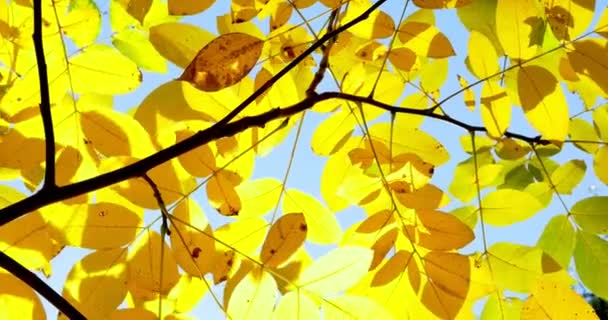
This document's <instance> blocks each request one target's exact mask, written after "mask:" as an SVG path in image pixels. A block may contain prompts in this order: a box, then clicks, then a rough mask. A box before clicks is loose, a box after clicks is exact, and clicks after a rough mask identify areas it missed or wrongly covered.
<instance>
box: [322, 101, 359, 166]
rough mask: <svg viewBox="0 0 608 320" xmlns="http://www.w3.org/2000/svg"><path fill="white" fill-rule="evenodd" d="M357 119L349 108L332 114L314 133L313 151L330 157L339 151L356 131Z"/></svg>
mask: <svg viewBox="0 0 608 320" xmlns="http://www.w3.org/2000/svg"><path fill="white" fill-rule="evenodd" d="M356 123H357V119H356V118H355V117H354V115H353V113H352V112H351V111H350V110H348V109H347V108H342V109H340V111H338V112H336V113H334V114H332V115H331V116H329V117H328V118H327V119H325V120H324V121H323V122H322V123H321V124H319V126H318V127H317V128H316V130H315V132H314V133H313V136H312V140H311V146H312V150H313V151H314V152H315V153H316V154H318V155H320V156H328V155H331V154H334V153H336V152H337V151H339V150H340V149H341V148H342V147H343V146H344V144H345V143H346V141H347V140H348V138H350V136H351V134H352V133H353V131H354V130H355V124H356Z"/></svg>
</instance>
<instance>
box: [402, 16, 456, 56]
mask: <svg viewBox="0 0 608 320" xmlns="http://www.w3.org/2000/svg"><path fill="white" fill-rule="evenodd" d="M399 40H400V41H401V42H402V43H403V44H404V46H405V47H407V48H409V49H411V50H412V51H414V52H415V53H416V54H417V55H419V56H423V57H429V58H446V57H449V56H453V55H454V54H455V52H454V49H453V48H452V44H451V43H450V40H448V38H447V37H446V36H445V35H444V34H443V33H441V32H440V31H439V29H437V28H436V27H435V26H433V25H431V24H428V23H423V22H415V21H410V22H405V23H404V24H402V25H401V26H400V27H399Z"/></svg>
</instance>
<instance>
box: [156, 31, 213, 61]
mask: <svg viewBox="0 0 608 320" xmlns="http://www.w3.org/2000/svg"><path fill="white" fill-rule="evenodd" d="M213 38H214V36H213V34H211V33H210V32H208V31H206V30H204V29H201V28H199V27H197V26H194V25H190V24H186V23H178V22H167V23H164V24H160V25H157V26H153V27H152V28H150V42H151V43H152V45H153V46H154V48H156V50H157V51H158V53H160V54H161V55H162V56H163V57H165V58H166V59H167V60H169V61H171V62H173V63H174V64H176V65H177V66H178V67H182V68H185V67H187V66H188V64H190V62H191V61H192V59H194V57H196V53H197V52H198V51H199V50H200V48H201V46H204V45H206V44H207V43H209V42H210V41H211V40H213Z"/></svg>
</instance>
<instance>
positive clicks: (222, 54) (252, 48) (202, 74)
mask: <svg viewBox="0 0 608 320" xmlns="http://www.w3.org/2000/svg"><path fill="white" fill-rule="evenodd" d="M263 44H264V42H263V41H262V40H260V39H258V38H256V37H254V36H251V35H249V34H246V33H228V34H223V35H221V36H219V37H217V38H215V39H214V40H213V41H211V42H209V43H208V44H207V45H206V46H205V47H204V48H203V49H201V51H199V52H198V54H197V55H196V57H195V58H194V60H192V62H191V63H190V64H189V65H188V67H186V70H184V73H183V74H182V75H181V77H180V78H179V79H180V80H185V81H188V82H190V83H192V84H193V85H194V86H195V87H197V88H198V89H201V90H203V91H218V90H221V89H223V88H226V87H229V86H232V85H233V84H236V83H237V82H239V81H240V80H241V79H243V78H244V77H245V76H246V75H247V74H248V73H249V71H251V69H252V68H253V67H254V66H255V64H256V63H257V61H258V58H259V57H260V54H261V53H262V46H263Z"/></svg>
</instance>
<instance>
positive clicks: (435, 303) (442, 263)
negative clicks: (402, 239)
mask: <svg viewBox="0 0 608 320" xmlns="http://www.w3.org/2000/svg"><path fill="white" fill-rule="evenodd" d="M423 261H424V270H425V271H426V275H427V277H428V278H429V281H427V282H426V283H425V285H424V288H423V289H422V296H421V301H422V303H423V304H424V305H425V306H426V307H427V308H428V309H429V310H430V311H432V312H433V313H434V314H435V315H436V316H438V317H440V318H442V319H448V318H449V319H453V318H455V317H456V315H457V314H458V313H459V311H460V309H461V308H462V307H463V303H464V300H465V299H466V297H467V294H468V291H469V286H470V282H471V261H470V260H469V258H468V257H467V256H464V255H460V254H458V253H451V252H438V251H431V252H429V253H428V254H426V255H425V256H424V258H423Z"/></svg>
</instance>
